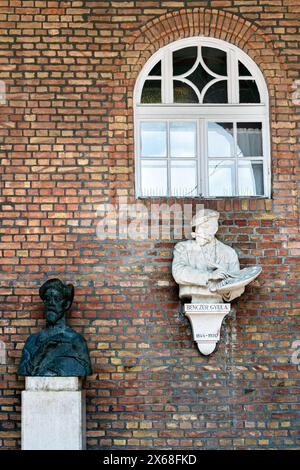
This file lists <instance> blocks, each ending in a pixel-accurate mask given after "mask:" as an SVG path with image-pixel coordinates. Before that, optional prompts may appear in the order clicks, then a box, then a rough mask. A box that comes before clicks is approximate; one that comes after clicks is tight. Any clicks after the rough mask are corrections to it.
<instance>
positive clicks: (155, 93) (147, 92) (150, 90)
mask: <svg viewBox="0 0 300 470" xmlns="http://www.w3.org/2000/svg"><path fill="white" fill-rule="evenodd" d="M141 103H161V80H145V84H144V87H143V91H142V97H141Z"/></svg>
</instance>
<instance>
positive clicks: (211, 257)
mask: <svg viewBox="0 0 300 470" xmlns="http://www.w3.org/2000/svg"><path fill="white" fill-rule="evenodd" d="M218 219H219V213H218V212H216V211H212V210H209V209H201V210H200V211H198V212H197V213H196V215H195V216H194V217H193V219H192V224H191V225H192V227H193V229H194V230H193V232H192V237H193V239H194V240H187V241H184V242H179V243H177V244H176V246H175V249H174V259H173V265H172V274H173V277H174V279H175V281H176V282H177V284H179V297H180V298H181V299H182V300H183V301H188V302H190V301H191V302H192V305H191V304H186V306H185V311H186V316H187V317H188V318H189V319H190V321H191V324H192V328H193V333H194V339H195V341H197V343H198V347H199V350H200V351H201V352H202V354H205V355H207V354H211V352H213V350H214V349H215V347H216V343H217V341H218V340H219V337H220V329H221V325H222V321H223V318H224V317H225V316H226V315H227V314H228V313H229V311H230V305H229V308H228V305H227V307H226V308H225V306H224V302H230V301H231V300H233V299H235V298H237V297H239V296H240V295H242V294H243V292H244V290H245V286H246V285H247V284H249V283H250V282H251V281H253V280H254V279H255V278H256V277H257V276H258V275H259V274H260V272H261V268H260V267H259V266H251V267H250V268H244V269H242V270H241V269H240V264H239V259H238V256H237V254H236V252H235V251H234V249H233V248H231V247H229V246H227V245H225V244H224V243H222V242H220V241H219V240H217V239H216V238H215V234H216V233H217V231H218ZM211 304H213V305H211ZM197 306H198V307H197ZM201 306H202V307H201Z"/></svg>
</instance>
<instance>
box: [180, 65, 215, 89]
mask: <svg viewBox="0 0 300 470" xmlns="http://www.w3.org/2000/svg"><path fill="white" fill-rule="evenodd" d="M186 78H187V79H188V80H190V81H191V82H192V83H193V84H194V85H196V87H197V88H198V90H199V91H200V92H201V91H202V89H203V88H204V87H205V85H207V83H209V82H211V81H212V80H213V78H214V77H213V76H212V75H210V74H209V73H207V72H206V70H205V69H204V68H203V67H202V65H201V64H199V65H198V67H197V68H196V70H195V71H194V72H193V73H192V74H190V75H188V76H187V77H186Z"/></svg>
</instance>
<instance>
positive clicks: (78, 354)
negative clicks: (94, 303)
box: [18, 279, 92, 377]
mask: <svg viewBox="0 0 300 470" xmlns="http://www.w3.org/2000/svg"><path fill="white" fill-rule="evenodd" d="M39 294H40V297H41V299H42V300H43V301H44V305H45V309H46V328H44V329H43V330H41V331H40V332H39V333H36V334H33V335H31V336H29V338H28V339H27V341H26V343H25V346H24V349H23V354H22V359H21V362H20V365H19V369H18V374H19V375H26V376H52V377H72V376H73V377H82V376H86V375H90V374H91V373H92V368H91V362H90V358H89V352H88V349H87V344H86V341H85V339H84V338H83V337H82V336H81V335H80V334H78V333H76V332H75V331H74V330H72V328H70V327H69V326H67V325H66V319H65V314H66V311H67V310H69V308H70V307H71V305H72V302H73V297H74V286H73V285H72V284H68V285H66V284H63V283H62V282H61V281H60V280H59V279H49V280H48V281H47V282H45V283H44V284H43V285H42V286H41V287H40V290H39Z"/></svg>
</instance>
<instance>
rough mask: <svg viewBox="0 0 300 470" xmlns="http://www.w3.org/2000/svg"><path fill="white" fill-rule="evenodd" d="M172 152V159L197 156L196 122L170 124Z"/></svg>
mask: <svg viewBox="0 0 300 470" xmlns="http://www.w3.org/2000/svg"><path fill="white" fill-rule="evenodd" d="M170 151H171V157H195V156H196V123H195V122H171V123H170Z"/></svg>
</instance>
